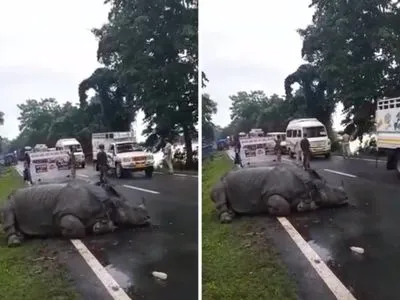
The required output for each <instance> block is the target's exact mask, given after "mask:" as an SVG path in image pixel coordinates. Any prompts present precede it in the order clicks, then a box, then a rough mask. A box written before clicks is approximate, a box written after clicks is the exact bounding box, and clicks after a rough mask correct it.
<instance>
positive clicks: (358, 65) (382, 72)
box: [299, 0, 400, 136]
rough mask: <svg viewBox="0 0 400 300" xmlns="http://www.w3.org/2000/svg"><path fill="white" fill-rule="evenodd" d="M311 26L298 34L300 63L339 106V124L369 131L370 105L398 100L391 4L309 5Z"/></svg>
mask: <svg viewBox="0 0 400 300" xmlns="http://www.w3.org/2000/svg"><path fill="white" fill-rule="evenodd" d="M311 6H313V7H314V9H315V13H314V15H313V23H312V24H311V25H309V26H308V27H307V28H305V29H303V30H299V33H300V35H301V36H302V38H303V49H302V55H303V57H304V58H305V59H306V60H307V61H308V62H310V63H311V64H312V65H314V66H316V67H317V68H318V70H319V73H320V78H321V80H323V81H325V82H329V85H330V86H331V87H332V97H333V98H334V99H335V101H341V102H342V103H343V105H344V111H345V113H346V115H347V117H346V119H345V120H344V124H345V125H348V126H350V125H351V123H355V124H357V125H358V127H359V130H358V135H359V136H361V135H362V134H363V133H364V132H366V131H369V130H370V129H371V128H372V125H373V121H374V113H375V108H376V100H377V99H379V98H381V97H384V96H387V97H391V96H399V95H400V88H399V83H400V80H399V79H400V78H399V71H400V64H399V63H400V61H399V60H400V56H399V51H400V48H399V47H398V45H399V42H400V26H399V25H400V21H399V19H400V18H399V8H398V7H397V6H398V5H397V3H396V2H395V1H390V0H371V1H340V0H333V1H325V0H313V1H312V4H311Z"/></svg>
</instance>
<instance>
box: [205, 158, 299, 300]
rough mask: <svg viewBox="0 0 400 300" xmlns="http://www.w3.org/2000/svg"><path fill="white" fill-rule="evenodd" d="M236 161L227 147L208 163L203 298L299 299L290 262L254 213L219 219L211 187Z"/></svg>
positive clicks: (209, 299) (206, 164)
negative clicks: (282, 259)
mask: <svg viewBox="0 0 400 300" xmlns="http://www.w3.org/2000/svg"><path fill="white" fill-rule="evenodd" d="M232 167H233V163H232V161H231V160H230V159H229V158H228V157H227V155H225V154H222V153H219V154H216V155H215V156H213V157H212V158H211V159H208V160H207V161H205V162H204V163H203V174H202V181H203V187H202V192H203V201H202V207H203V211H202V214H203V232H202V239H203V254H202V255H203V261H202V269H203V270H202V271H203V299H205V300H214V299H215V300H217V299H218V300H225V299H226V300H228V299H229V300H235V299H241V300H247V299H248V300H254V299H279V300H289V299H296V298H297V297H296V293H295V288H294V284H293V283H292V282H291V280H290V278H289V275H288V274H287V272H286V269H285V267H284V266H283V265H282V263H281V262H280V260H279V257H278V255H277V253H276V252H275V251H274V249H272V248H271V246H269V245H268V243H267V242H268V241H267V238H266V235H265V234H264V233H263V232H260V228H262V225H261V226H260V224H259V223H258V222H257V221H256V220H255V219H249V218H248V219H247V220H246V219H240V220H235V221H234V222H233V223H232V224H230V225H223V224H220V223H219V221H218V219H217V215H216V213H215V209H214V204H213V202H212V201H211V199H210V197H209V193H210V189H211V187H212V186H213V184H214V183H215V182H216V181H217V180H218V179H219V178H220V177H221V176H222V175H223V174H224V173H225V172H227V171H229V170H231V169H232ZM263 230H265V228H263Z"/></svg>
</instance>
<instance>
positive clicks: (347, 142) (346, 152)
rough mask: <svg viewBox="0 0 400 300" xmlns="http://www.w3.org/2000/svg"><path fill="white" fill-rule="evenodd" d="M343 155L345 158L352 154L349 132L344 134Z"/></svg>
mask: <svg viewBox="0 0 400 300" xmlns="http://www.w3.org/2000/svg"><path fill="white" fill-rule="evenodd" d="M342 155H343V158H345V159H346V158H348V157H349V156H350V135H349V134H348V133H347V132H345V133H344V134H343V135H342Z"/></svg>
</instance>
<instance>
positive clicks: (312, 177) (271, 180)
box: [210, 162, 348, 223]
mask: <svg viewBox="0 0 400 300" xmlns="http://www.w3.org/2000/svg"><path fill="white" fill-rule="evenodd" d="M210 196H211V200H212V201H213V202H214V203H215V207H216V210H217V213H218V217H219V220H220V222H221V223H229V222H231V221H232V219H233V218H234V216H235V214H238V215H255V214H269V215H273V216H287V215H289V214H290V213H292V212H296V211H297V212H303V211H312V210H315V209H318V208H323V207H339V206H344V205H347V204H348V197H347V194H346V192H345V190H344V185H343V182H342V184H341V186H339V187H334V186H331V185H329V184H327V182H326V180H325V179H324V178H323V177H321V176H320V175H319V174H318V173H317V172H316V171H315V170H313V169H308V170H304V169H303V168H302V167H301V166H299V165H298V164H295V163H292V162H269V163H268V164H266V165H263V166H262V167H255V168H244V169H238V170H231V171H229V172H228V173H226V174H225V175H224V176H222V178H221V179H220V180H219V181H218V182H217V183H216V184H215V185H214V186H213V188H212V190H211V195H210Z"/></svg>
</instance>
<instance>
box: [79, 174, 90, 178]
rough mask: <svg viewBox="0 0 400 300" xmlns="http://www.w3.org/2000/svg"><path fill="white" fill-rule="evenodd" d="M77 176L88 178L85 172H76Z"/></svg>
mask: <svg viewBox="0 0 400 300" xmlns="http://www.w3.org/2000/svg"><path fill="white" fill-rule="evenodd" d="M78 176H79V177H85V178H88V177H89V176H88V175H85V174H78Z"/></svg>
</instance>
